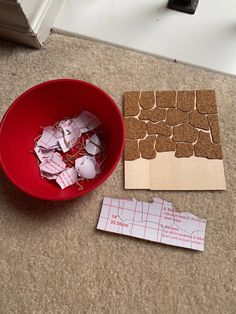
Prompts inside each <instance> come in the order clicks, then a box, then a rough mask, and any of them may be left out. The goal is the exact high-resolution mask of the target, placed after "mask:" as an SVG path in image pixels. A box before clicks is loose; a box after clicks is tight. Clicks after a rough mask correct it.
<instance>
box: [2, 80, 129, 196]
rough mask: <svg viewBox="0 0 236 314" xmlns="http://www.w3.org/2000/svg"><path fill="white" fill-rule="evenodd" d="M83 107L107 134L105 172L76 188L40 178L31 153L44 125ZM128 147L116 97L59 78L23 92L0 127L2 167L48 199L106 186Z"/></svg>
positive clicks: (20, 185) (17, 181) (31, 192)
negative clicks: (81, 187) (96, 118)
mask: <svg viewBox="0 0 236 314" xmlns="http://www.w3.org/2000/svg"><path fill="white" fill-rule="evenodd" d="M82 110H87V111H89V112H91V113H93V114H95V115H96V116H97V117H98V119H99V120H100V121H101V123H102V127H103V128H104V130H105V131H106V133H107V136H108V145H107V157H106V160H105V162H104V166H103V169H102V172H101V174H100V175H99V176H97V177H96V178H95V179H93V180H90V181H87V182H85V184H84V189H83V190H82V191H79V190H78V188H77V187H76V186H71V187H68V188H66V189H64V190H61V189H60V187H59V186H57V185H56V184H55V183H52V182H50V181H47V180H46V179H42V178H41V176H40V173H39V168H38V166H37V162H36V157H35V155H34V154H32V153H31V151H32V150H33V148H34V139H35V138H36V137H37V136H38V135H39V134H40V133H41V132H42V129H41V128H40V127H42V126H47V125H53V124H54V123H55V122H56V121H58V120H62V119H63V118H65V117H69V118H70V117H73V116H75V115H77V114H78V113H80V112H81V111H82ZM123 147H124V123H123V119H122V115H121V112H120V110H119V109H118V107H117V105H116V103H115V102H114V101H113V99H112V98H111V97H110V96H109V95H108V94H107V93H105V92H104V91H103V90H101V89H100V88H98V87H96V86H94V85H92V84H90V83H87V82H84V81H79V80H74V79H58V80H52V81H48V82H44V83H41V84H39V85H36V86H34V87H32V88H30V89H29V90H28V91H26V92H25V93H23V94H22V95H21V96H19V97H18V98H17V99H16V100H15V101H14V103H13V104H12V105H11V106H10V108H9V109H8V110H7V112H6V113H5V115H4V117H3V119H2V121H1V125H0V165H1V166H2V168H3V170H4V172H5V173H6V175H7V176H8V178H9V179H10V180H11V181H12V182H13V183H14V184H15V185H16V186H17V187H18V188H19V189H21V190H22V191H24V192H26V193H28V194H29V195H31V196H34V197H37V198H40V199H45V200H68V199H73V198H76V197H80V196H82V195H84V194H86V193H88V192H90V191H92V190H94V189H95V188H97V187H98V186H99V185H100V184H102V183H103V182H104V181H105V180H106V179H107V178H108V177H109V176H110V174H111V173H112V172H113V170H114V169H115V167H116V165H117V163H118V162H119V160H120V157H121V154H122V151H123Z"/></svg>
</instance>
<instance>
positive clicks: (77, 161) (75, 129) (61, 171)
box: [34, 111, 102, 189]
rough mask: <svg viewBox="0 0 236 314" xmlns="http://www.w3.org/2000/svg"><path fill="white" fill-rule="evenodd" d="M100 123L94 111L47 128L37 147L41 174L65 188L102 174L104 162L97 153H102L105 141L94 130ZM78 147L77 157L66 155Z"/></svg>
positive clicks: (35, 150) (36, 151)
mask: <svg viewBox="0 0 236 314" xmlns="http://www.w3.org/2000/svg"><path fill="white" fill-rule="evenodd" d="M100 125H101V123H100V121H99V120H98V119H97V118H96V117H95V116H94V115H93V114H91V113H90V112H88V111H83V112H82V113H81V114H80V115H78V116H77V117H75V118H72V119H65V120H62V121H59V122H57V123H56V124H55V125H53V126H47V127H45V128H44V129H43V133H42V135H41V136H40V138H39V139H38V140H37V141H36V146H35V148H34V152H35V153H36V155H37V157H38V159H39V169H40V173H41V176H42V177H43V178H46V179H48V180H56V182H57V183H58V184H59V185H60V187H61V188H62V189H64V188H66V187H68V186H70V185H73V184H75V183H78V182H79V181H82V180H88V179H93V178H94V177H95V176H96V175H97V174H99V173H100V166H101V163H100V162H98V161H97V159H96V156H98V154H99V153H101V152H102V143H101V141H100V139H99V137H98V136H97V134H96V133H95V132H94V130H96V129H97V128H98V127H99V126H100ZM91 131H92V132H93V134H92V135H91ZM74 147H76V148H77V151H76V152H75V153H74V155H73V156H71V155H65V154H64V153H67V152H69V151H70V150H71V149H72V148H74ZM64 155H65V156H66V157H64ZM80 187H81V185H80Z"/></svg>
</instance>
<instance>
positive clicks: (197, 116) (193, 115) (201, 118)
mask: <svg viewBox="0 0 236 314" xmlns="http://www.w3.org/2000/svg"><path fill="white" fill-rule="evenodd" d="M189 123H190V124H191V126H193V127H194V128H199V129H203V130H209V124H208V120H207V116H205V115H203V114H201V113H199V112H198V111H197V110H194V111H192V112H190V114H189Z"/></svg>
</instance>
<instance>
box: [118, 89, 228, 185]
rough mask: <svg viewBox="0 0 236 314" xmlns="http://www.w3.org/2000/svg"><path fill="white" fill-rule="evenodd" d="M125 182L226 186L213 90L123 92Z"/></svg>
mask: <svg viewBox="0 0 236 314" xmlns="http://www.w3.org/2000/svg"><path fill="white" fill-rule="evenodd" d="M124 121H125V127H126V145H125V153H124V167H125V188H126V189H151V190H225V189H226V185H225V176H224V166H223V154H222V146H221V137H220V127H219V120H218V114H217V105H216V95H215V91H213V90H197V91H131V92H125V94H124Z"/></svg>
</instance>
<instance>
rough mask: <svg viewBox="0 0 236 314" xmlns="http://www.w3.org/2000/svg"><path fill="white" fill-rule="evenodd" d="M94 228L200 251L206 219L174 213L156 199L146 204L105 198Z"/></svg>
mask: <svg viewBox="0 0 236 314" xmlns="http://www.w3.org/2000/svg"><path fill="white" fill-rule="evenodd" d="M97 229H100V230H104V231H108V232H114V233H119V234H123V235H128V236H132V237H136V238H141V239H145V240H150V241H153V242H158V243H163V244H169V245H174V246H179V247H184V248H188V249H193V250H198V251H204V239H205V229H206V219H201V218H198V217H196V216H194V215H192V214H191V213H189V212H178V211H176V210H175V209H173V207H172V203H170V202H167V201H165V200H162V199H159V198H155V199H154V202H153V203H147V202H139V201H137V200H135V199H133V200H123V199H112V198H108V197H105V198H104V200H103V205H102V209H101V213H100V217H99V221H98V225H97Z"/></svg>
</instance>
